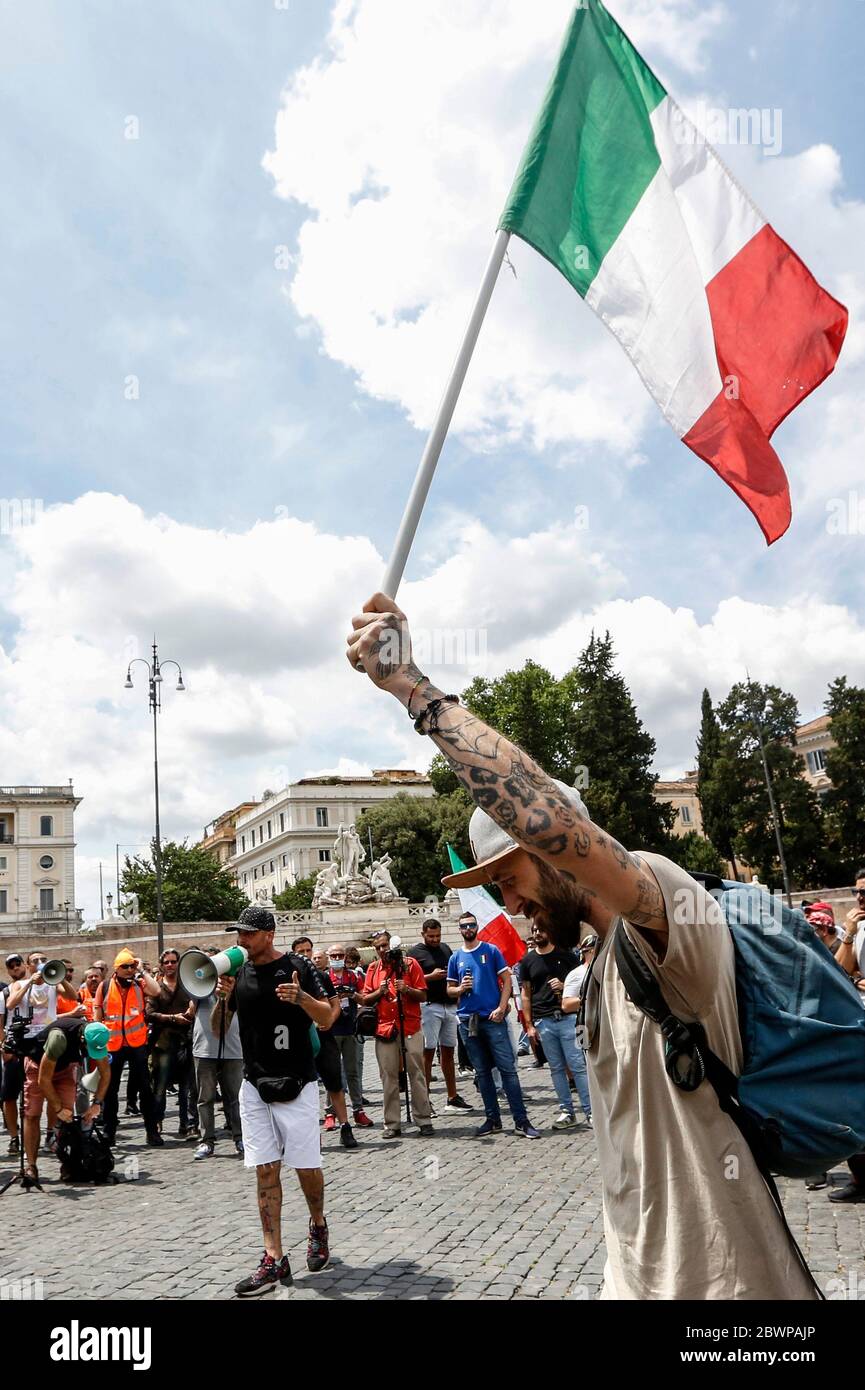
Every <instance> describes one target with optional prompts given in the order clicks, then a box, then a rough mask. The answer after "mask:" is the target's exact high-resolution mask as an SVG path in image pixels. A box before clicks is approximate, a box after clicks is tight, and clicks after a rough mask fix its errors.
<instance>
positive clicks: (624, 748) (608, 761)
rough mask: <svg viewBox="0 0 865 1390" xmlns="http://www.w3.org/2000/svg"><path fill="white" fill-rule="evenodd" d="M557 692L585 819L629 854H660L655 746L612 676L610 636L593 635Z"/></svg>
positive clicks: (662, 823) (665, 820) (671, 814)
mask: <svg viewBox="0 0 865 1390" xmlns="http://www.w3.org/2000/svg"><path fill="white" fill-rule="evenodd" d="M561 685H562V689H563V692H564V694H565V696H566V698H567V703H568V707H569V711H568V715H567V746H568V748H569V750H570V751H569V756H570V757H571V758H572V759H573V769H574V772H575V780H576V783H577V785H578V786H579V785H580V781H581V780H583V781H584V785H585V787H586V791H585V800H586V803H587V805H588V807H589V811H590V813H591V816H592V818H593V819H594V820H596V821H597V823H598V825H600V826H601V827H602V828H603V829H604V830H605V831H606V832H607V833H608V834H609V835H613V836H615V838H616V839H617V840H620V841H621V843H622V844H623V845H625V846H626V847H627V848H628V849H648V850H658V851H663V852H665V853H666V852H667V850H668V848H669V840H670V831H671V829H672V825H673V820H674V818H675V811H674V809H673V807H672V806H670V805H668V804H665V803H663V802H659V801H656V800H655V796H654V788H655V782H656V780H657V779H656V777H655V775H654V773H653V772H652V762H653V760H654V757H655V740H654V739H653V738H652V736H651V734H650V733H649V732H648V731H647V730H646V729H645V728H644V727H643V724H642V721H641V720H640V718H639V716H638V714H637V710H636V707H635V705H634V702H633V700H632V699H631V695H630V692H629V690H628V687H627V686H626V684H625V681H624V679H623V678H622V676H620V675H619V674H618V672H617V671H616V670H615V669H614V651H613V643H612V639H611V638H610V634H609V632H607V633H605V635H604V636H603V637H602V638H601V637H596V636H595V634H594V633H592V636H591V639H590V641H589V644H588V646H587V647H586V649H585V651H584V652H583V653H582V655H581V657H580V660H579V663H578V664H577V665H576V666H575V667H574V668H573V670H571V671H569V672H568V673H567V675H565V676H564V678H563V680H562V682H561ZM581 768H584V769H585V774H586V775H585V778H584V779H581V778H580V769H581Z"/></svg>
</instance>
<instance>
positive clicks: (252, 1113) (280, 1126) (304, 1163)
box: [240, 1079, 321, 1168]
mask: <svg viewBox="0 0 865 1390" xmlns="http://www.w3.org/2000/svg"><path fill="white" fill-rule="evenodd" d="M240 1128H241V1132H242V1134H243V1163H244V1167H246V1168H257V1167H258V1165H259V1164H260V1163H278V1162H279V1161H280V1160H282V1162H283V1163H284V1164H285V1165H286V1167H287V1168H320V1167H321V1139H320V1138H319V1129H318V1083H317V1082H315V1081H307V1083H306V1085H305V1086H304V1088H303V1090H302V1091H301V1093H300V1095H299V1096H298V1098H297V1100H281V1101H277V1102H276V1103H275V1104H274V1105H268V1104H267V1102H266V1101H264V1100H262V1099H261V1096H260V1095H259V1094H258V1091H257V1090H256V1089H255V1087H254V1086H253V1085H252V1083H251V1082H250V1081H247V1080H246V1079H244V1081H243V1083H242V1084H241V1087H240Z"/></svg>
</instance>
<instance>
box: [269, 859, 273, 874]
mask: <svg viewBox="0 0 865 1390" xmlns="http://www.w3.org/2000/svg"><path fill="white" fill-rule="evenodd" d="M270 872H271V873H273V860H272V859H271V861H270Z"/></svg>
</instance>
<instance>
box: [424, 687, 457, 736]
mask: <svg viewBox="0 0 865 1390" xmlns="http://www.w3.org/2000/svg"><path fill="white" fill-rule="evenodd" d="M459 702H460V697H459V695H441V696H439V698H438V699H437V700H430V702H429V704H428V705H425V706H424V708H423V709H422V710H421V712H420V714H419V715H418V717H417V719H416V720H415V721H414V727H415V730H416V732H417V733H419V734H434V733H437V732H438V717H439V715H440V714H441V711H442V706H443V705H458V704H459ZM427 715H429V728H428V729H422V728H421V724H423V722H424V720H425V719H426V717H427Z"/></svg>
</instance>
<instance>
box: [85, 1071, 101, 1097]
mask: <svg viewBox="0 0 865 1390" xmlns="http://www.w3.org/2000/svg"><path fill="white" fill-rule="evenodd" d="M81 1085H82V1086H83V1087H84V1089H85V1091H90V1092H91V1093H94V1092H95V1091H96V1089H97V1087H98V1086H99V1072H98V1071H89V1072H88V1073H87V1075H86V1076H82V1078H81Z"/></svg>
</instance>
